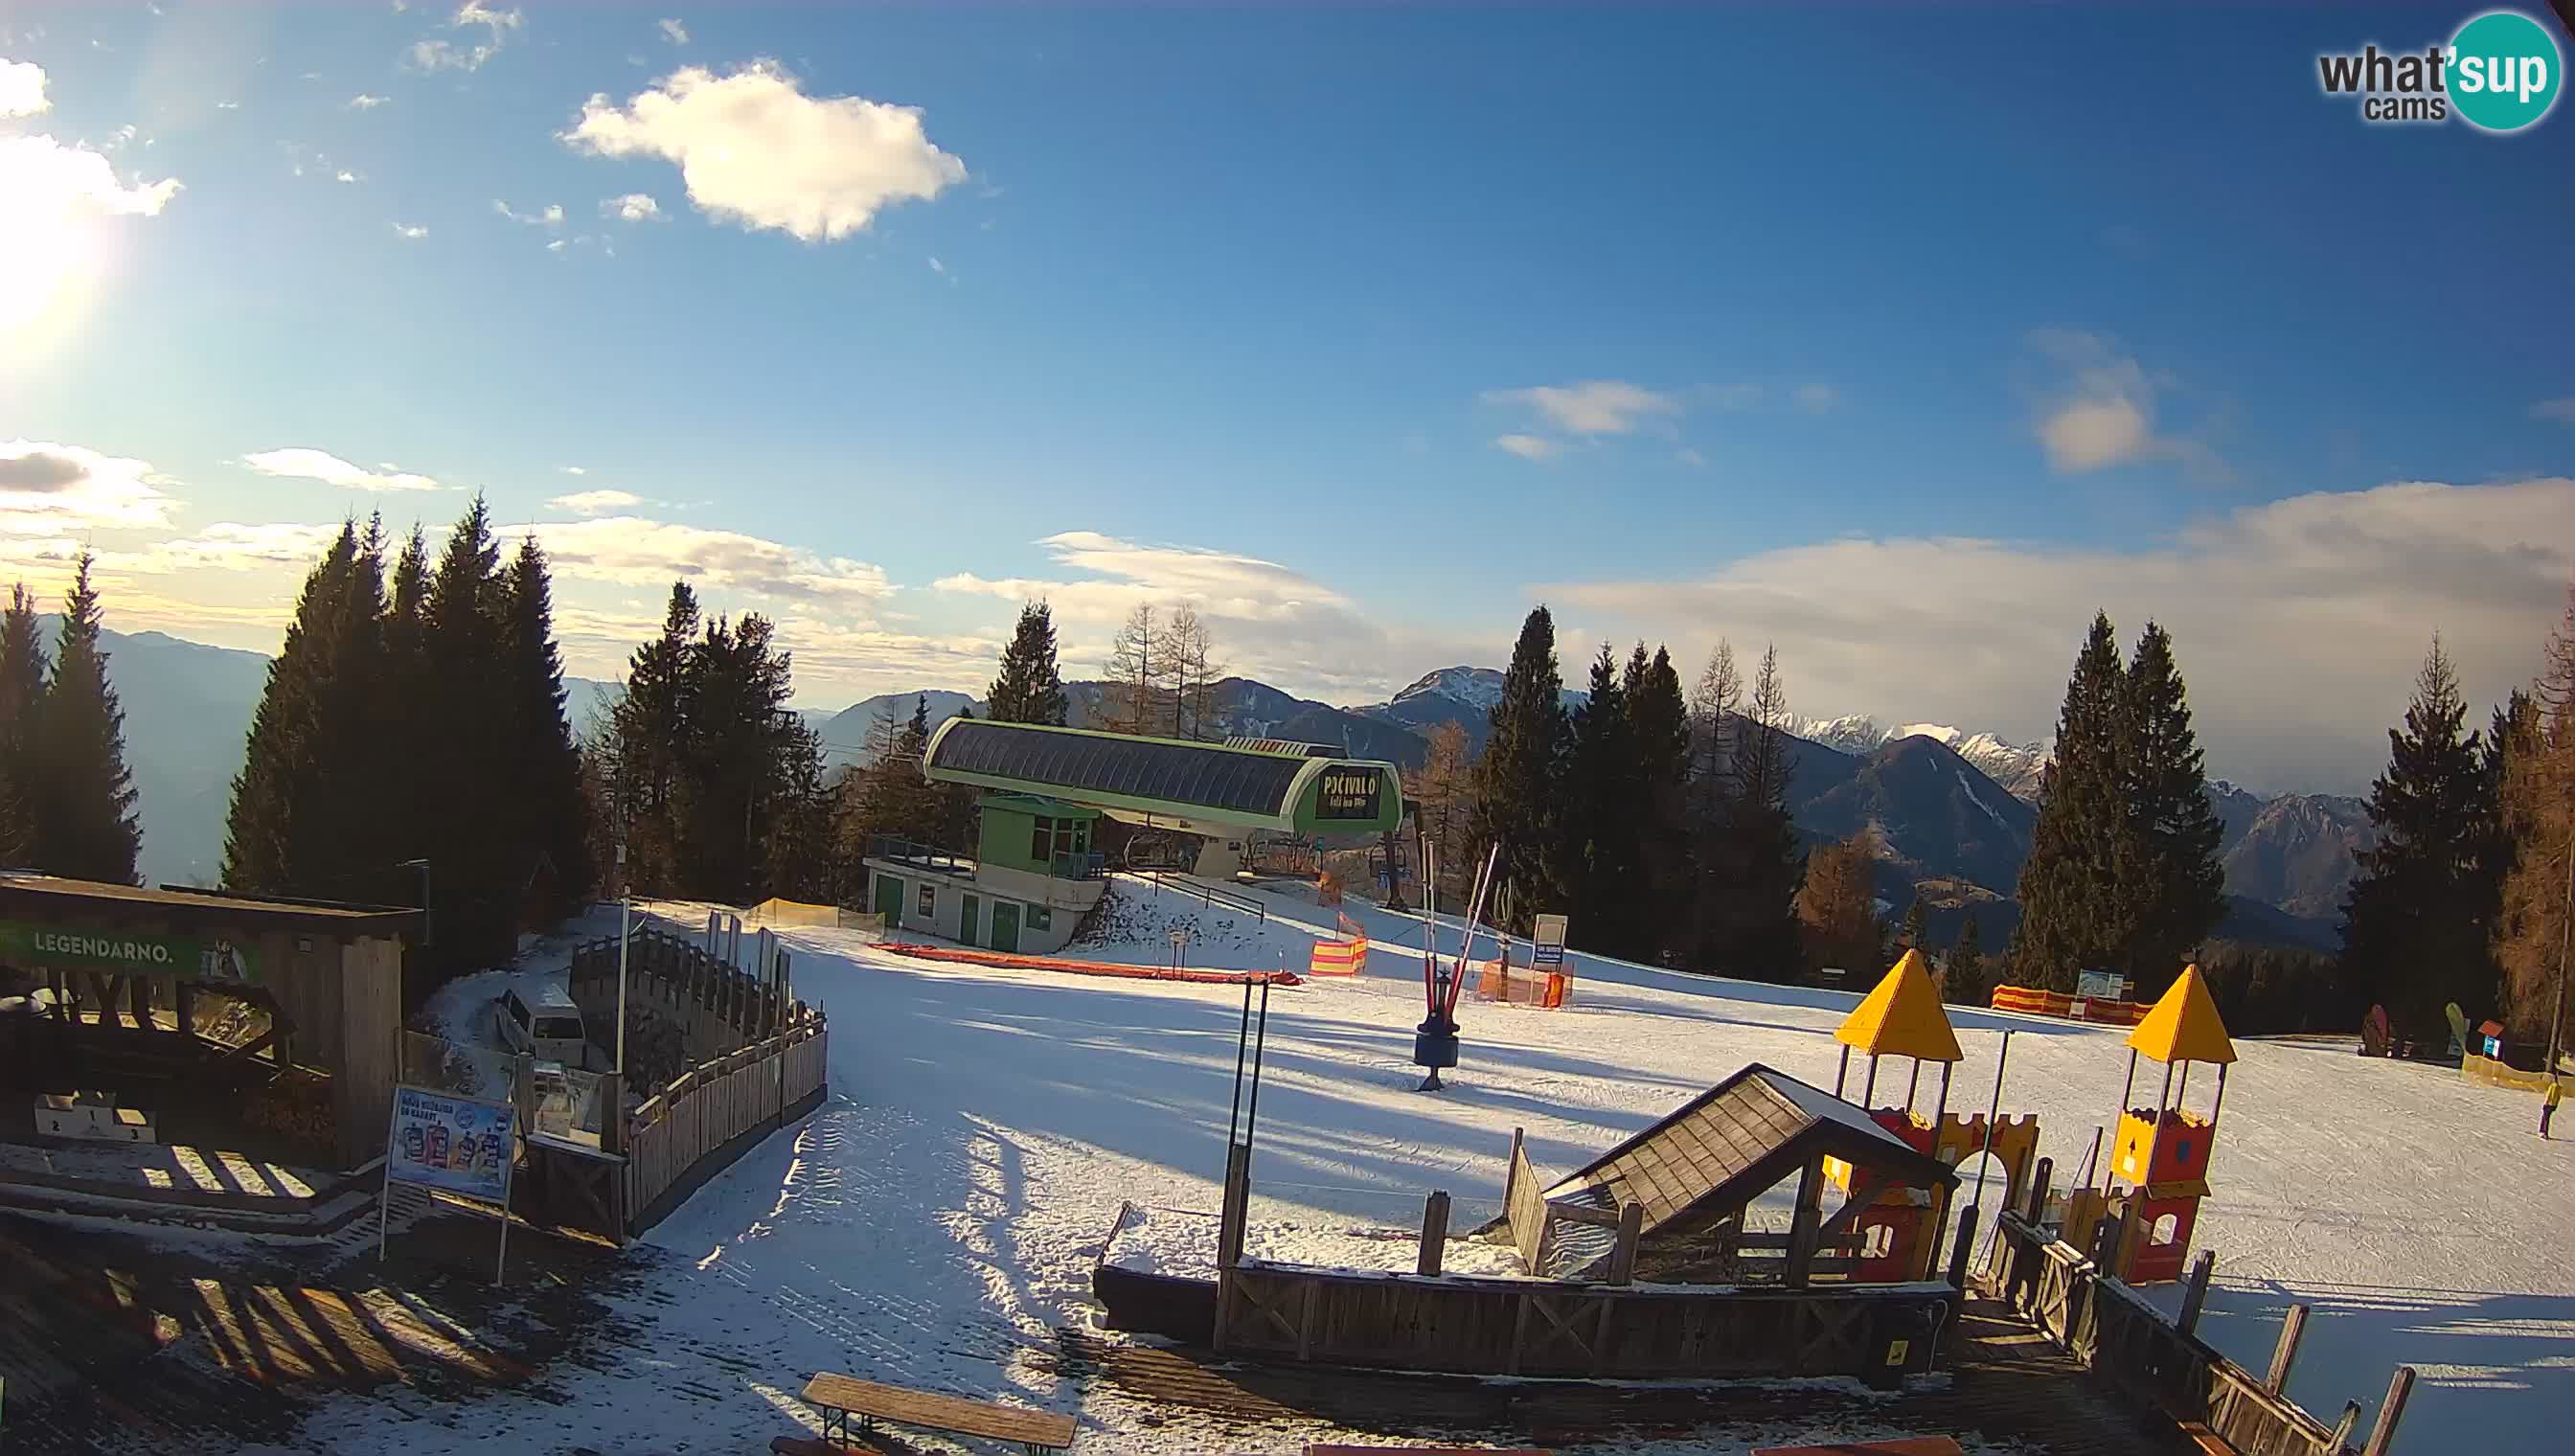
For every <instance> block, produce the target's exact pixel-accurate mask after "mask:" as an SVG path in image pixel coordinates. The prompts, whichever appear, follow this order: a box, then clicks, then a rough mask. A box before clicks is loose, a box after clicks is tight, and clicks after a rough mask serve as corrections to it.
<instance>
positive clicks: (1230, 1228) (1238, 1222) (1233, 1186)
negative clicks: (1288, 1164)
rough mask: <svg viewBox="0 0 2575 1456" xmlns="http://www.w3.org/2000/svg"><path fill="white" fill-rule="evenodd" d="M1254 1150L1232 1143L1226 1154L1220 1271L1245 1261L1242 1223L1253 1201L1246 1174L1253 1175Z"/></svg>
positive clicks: (1218, 1254) (1219, 1232)
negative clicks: (1242, 1260) (1252, 1155)
mask: <svg viewBox="0 0 2575 1456" xmlns="http://www.w3.org/2000/svg"><path fill="white" fill-rule="evenodd" d="M1251 1153H1252V1149H1251V1148H1250V1147H1248V1146H1247V1145H1245V1144H1243V1143H1240V1142H1238V1143H1233V1144H1231V1145H1229V1146H1228V1147H1227V1149H1226V1154H1225V1199H1224V1202H1223V1204H1222V1205H1221V1221H1220V1222H1219V1224H1218V1226H1217V1235H1216V1263H1217V1267H1218V1268H1220V1269H1231V1268H1233V1267H1234V1266H1235V1264H1236V1262H1237V1261H1239V1260H1240V1259H1242V1257H1243V1222H1244V1217H1245V1215H1246V1213H1247V1212H1248V1211H1249V1210H1250V1206H1251V1200H1250V1199H1249V1198H1248V1197H1247V1196H1246V1195H1247V1194H1248V1193H1249V1191H1250V1190H1249V1189H1248V1188H1247V1187H1246V1186H1245V1185H1246V1181H1247V1180H1246V1178H1245V1174H1246V1173H1247V1172H1249V1171H1250V1166H1251V1161H1252V1158H1251Z"/></svg>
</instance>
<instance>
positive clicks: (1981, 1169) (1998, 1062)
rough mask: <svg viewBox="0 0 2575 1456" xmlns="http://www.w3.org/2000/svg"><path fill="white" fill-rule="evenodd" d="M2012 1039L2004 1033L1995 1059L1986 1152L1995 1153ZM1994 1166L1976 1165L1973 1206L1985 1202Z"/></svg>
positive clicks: (1987, 1112) (1988, 1162) (1987, 1161)
mask: <svg viewBox="0 0 2575 1456" xmlns="http://www.w3.org/2000/svg"><path fill="white" fill-rule="evenodd" d="M2011 1039H2012V1034H2011V1032H2010V1031H2009V1030H2008V1029H2006V1030H2005V1031H2004V1032H2003V1049H2002V1054H2001V1055H2000V1056H1997V1057H1995V1058H1994V1098H1993V1101H1992V1102H1990V1103H1988V1104H1987V1106H1986V1110H1985V1145H1984V1148H1983V1149H1982V1150H1983V1151H1986V1152H1991V1151H1993V1146H1994V1119H1995V1118H1997V1117H1999V1116H2001V1115H2002V1111H2003V1069H2004V1068H2005V1067H2008V1066H2010V1065H2011ZM1942 1090H1943V1091H1946V1088H1943V1089H1942ZM1992 1165H1993V1159H1992V1158H1986V1159H1985V1160H1984V1161H1983V1162H1980V1163H1978V1164H1976V1196H1975V1198H1974V1199H1972V1200H1970V1205H1971V1206H1972V1205H1973V1204H1974V1203H1981V1202H1983V1201H1984V1199H1985V1169H1986V1168H1988V1167H1991V1166H1992Z"/></svg>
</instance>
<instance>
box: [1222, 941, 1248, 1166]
mask: <svg viewBox="0 0 2575 1456" xmlns="http://www.w3.org/2000/svg"><path fill="white" fill-rule="evenodd" d="M1251 1045H1252V982H1251V980H1250V979H1249V978H1247V979H1245V981H1244V982H1243V1020H1242V1022H1241V1023H1240V1024H1239V1025H1238V1026H1237V1027H1236V1028H1235V1033H1234V1105H1233V1106H1232V1107H1229V1108H1227V1109H1226V1114H1225V1141H1226V1145H1227V1146H1228V1147H1231V1146H1233V1145H1234V1142H1235V1138H1236V1136H1237V1134H1238V1133H1239V1132H1240V1131H1241V1130H1242V1126H1243V1058H1244V1053H1245V1052H1247V1051H1249V1050H1250V1049H1251Z"/></svg>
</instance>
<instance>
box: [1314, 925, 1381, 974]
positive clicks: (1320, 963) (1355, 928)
mask: <svg viewBox="0 0 2575 1456" xmlns="http://www.w3.org/2000/svg"><path fill="white" fill-rule="evenodd" d="M1337 918H1338V919H1339V920H1340V925H1341V938H1340V939H1338V940H1317V941H1315V942H1314V953H1313V954H1312V955H1311V956H1309V957H1307V959H1306V962H1305V971H1306V973H1307V974H1309V975H1357V974H1358V973H1359V972H1360V971H1363V970H1365V969H1367V953H1368V938H1367V932H1366V931H1365V930H1362V929H1360V928H1359V925H1358V922H1357V921H1356V920H1353V919H1351V918H1350V917H1349V916H1347V915H1340V916H1338V917H1337Z"/></svg>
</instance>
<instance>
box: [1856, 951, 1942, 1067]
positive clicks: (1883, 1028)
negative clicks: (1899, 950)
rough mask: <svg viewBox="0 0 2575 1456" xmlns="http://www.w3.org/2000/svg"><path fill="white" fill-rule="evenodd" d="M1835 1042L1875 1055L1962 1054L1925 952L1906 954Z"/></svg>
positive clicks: (1936, 1056)
mask: <svg viewBox="0 0 2575 1456" xmlns="http://www.w3.org/2000/svg"><path fill="white" fill-rule="evenodd" d="M1833 1039H1834V1040H1835V1041H1838V1042H1840V1043H1842V1044H1843V1045H1844V1046H1852V1047H1857V1048H1858V1049H1859V1050H1861V1051H1863V1052H1866V1053H1867V1054H1869V1055H1870V1056H1910V1057H1918V1058H1920V1059H1921V1060H1923V1061H1956V1060H1958V1059H1959V1057H1960V1055H1961V1053H1960V1052H1959V1050H1958V1034H1957V1033H1956V1032H1954V1031H1952V1030H1950V1029H1949V1013H1948V1012H1946V1011H1943V1010H1941V1009H1940V992H1939V991H1938V990H1937V989H1936V988H1935V987H1933V986H1932V984H1931V963H1930V962H1929V961H1926V960H1924V959H1923V958H1922V952H1921V951H1919V950H1907V951H1905V952H1904V957H1903V958H1902V959H1901V960H1898V961H1896V962H1895V964H1894V965H1892V966H1890V967H1888V969H1887V972H1886V978H1885V979H1883V980H1880V981H1879V982H1878V983H1877V989H1875V990H1873V991H1870V992H1869V993H1868V997H1867V999H1865V1000H1863V1001H1861V1002H1860V1003H1859V1004H1858V1005H1857V1006H1856V1007H1854V1008H1852V1010H1851V1013H1850V1015H1849V1016H1848V1017H1847V1018H1846V1019H1844V1020H1843V1022H1842V1024H1841V1029H1840V1030H1838V1031H1835V1032H1834V1033H1833Z"/></svg>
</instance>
